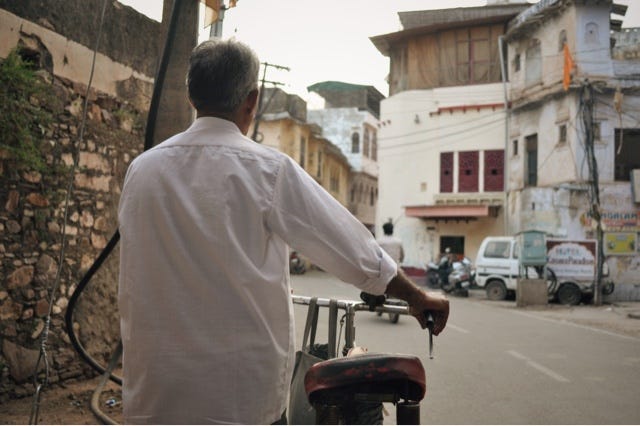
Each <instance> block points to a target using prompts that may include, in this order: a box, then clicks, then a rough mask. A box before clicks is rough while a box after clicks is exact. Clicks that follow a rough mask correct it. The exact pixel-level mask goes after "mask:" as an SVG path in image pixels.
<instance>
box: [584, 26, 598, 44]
mask: <svg viewBox="0 0 640 426" xmlns="http://www.w3.org/2000/svg"><path fill="white" fill-rule="evenodd" d="M599 32H600V31H599V30H598V24H596V23H595V22H589V23H587V25H585V31H584V41H585V43H587V44H600V41H599V39H600V34H599Z"/></svg>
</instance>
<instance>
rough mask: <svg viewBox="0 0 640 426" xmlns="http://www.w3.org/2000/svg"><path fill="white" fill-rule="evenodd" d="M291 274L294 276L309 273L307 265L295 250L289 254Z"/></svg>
mask: <svg viewBox="0 0 640 426" xmlns="http://www.w3.org/2000/svg"><path fill="white" fill-rule="evenodd" d="M289 272H290V273H292V274H294V275H302V274H304V273H305V272H307V265H306V264H305V262H304V260H302V258H301V257H300V255H299V254H298V252H297V251H295V250H292V251H291V253H290V254H289Z"/></svg>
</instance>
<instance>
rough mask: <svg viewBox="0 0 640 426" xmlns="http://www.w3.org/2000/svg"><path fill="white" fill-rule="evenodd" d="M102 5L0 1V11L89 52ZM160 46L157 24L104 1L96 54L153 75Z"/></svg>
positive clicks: (69, 0)
mask: <svg viewBox="0 0 640 426" xmlns="http://www.w3.org/2000/svg"><path fill="white" fill-rule="evenodd" d="M155 1H162V0H155ZM102 6H103V0H47V1H46V2H45V1H36V0H0V9H3V10H6V11H9V12H11V13H12V14H14V15H17V16H19V17H21V18H24V19H25V20H27V21H29V22H33V23H35V24H37V25H40V26H42V27H44V28H47V29H49V30H51V31H53V32H55V33H56V34H59V35H61V36H63V37H64V38H67V39H69V40H73V41H75V42H77V43H79V44H81V45H83V46H85V47H87V48H89V49H93V48H94V46H95V44H96V40H95V39H96V35H97V30H98V26H99V25H98V24H99V22H100V15H101V13H102ZM163 45H164V32H163V29H162V27H161V24H160V23H159V22H157V21H154V20H153V19H151V18H148V17H147V16H145V15H142V14H140V13H138V12H136V11H135V10H134V9H133V8H131V7H129V6H125V5H123V4H121V3H119V2H117V1H108V3H107V8H106V11H105V15H104V26H103V33H102V37H101V42H100V44H99V45H98V52H100V53H102V54H104V55H106V56H108V57H109V58H111V59H112V60H114V61H115V62H118V63H121V64H124V65H128V66H130V67H131V68H133V69H135V70H137V71H139V72H141V73H143V74H145V75H148V76H155V73H156V66H157V63H158V58H159V57H160V54H161V52H162V48H163Z"/></svg>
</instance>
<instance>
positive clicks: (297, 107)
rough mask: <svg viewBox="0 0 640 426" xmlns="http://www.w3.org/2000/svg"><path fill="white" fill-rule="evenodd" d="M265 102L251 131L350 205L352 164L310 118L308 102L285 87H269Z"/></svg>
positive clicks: (259, 139)
mask: <svg viewBox="0 0 640 426" xmlns="http://www.w3.org/2000/svg"><path fill="white" fill-rule="evenodd" d="M262 104H263V105H262V107H261V112H260V113H259V114H258V116H257V117H256V121H255V122H254V124H253V125H252V126H251V128H250V129H249V135H253V137H254V139H255V140H256V141H257V142H259V143H262V144H264V145H267V146H271V147H273V148H275V149H277V150H279V151H281V152H284V153H285V154H287V155H288V156H290V157H291V158H293V159H294V160H295V161H296V162H298V164H300V166H301V167H302V168H303V169H305V170H306V171H307V173H309V175H311V176H312V177H313V178H314V179H315V180H316V181H317V182H318V183H319V184H320V185H321V186H322V187H323V188H325V189H326V190H327V191H328V192H329V193H330V194H331V195H333V196H334V197H335V198H336V199H337V200H338V201H339V202H340V203H341V204H342V205H344V206H345V207H347V205H348V193H349V179H350V173H351V166H350V165H349V161H348V159H347V158H346V157H345V156H344V155H343V154H342V152H341V151H340V150H339V149H338V148H337V147H336V146H335V145H334V144H333V143H332V142H331V141H330V140H329V139H328V138H327V137H325V136H324V134H323V129H322V128H320V127H319V126H317V125H314V124H312V123H308V122H307V104H306V102H305V101H304V100H303V99H302V98H300V97H299V96H297V95H291V94H288V93H286V92H284V91H283V90H282V89H278V88H267V89H265V90H264V94H263V97H262Z"/></svg>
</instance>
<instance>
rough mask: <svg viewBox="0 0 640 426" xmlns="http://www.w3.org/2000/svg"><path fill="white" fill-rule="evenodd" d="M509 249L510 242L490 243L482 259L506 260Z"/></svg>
mask: <svg viewBox="0 0 640 426" xmlns="http://www.w3.org/2000/svg"><path fill="white" fill-rule="evenodd" d="M510 249H511V242H509V241H490V242H489V243H487V246H486V247H485V249H484V257H493V258H498V259H508V258H509V250H510Z"/></svg>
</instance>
